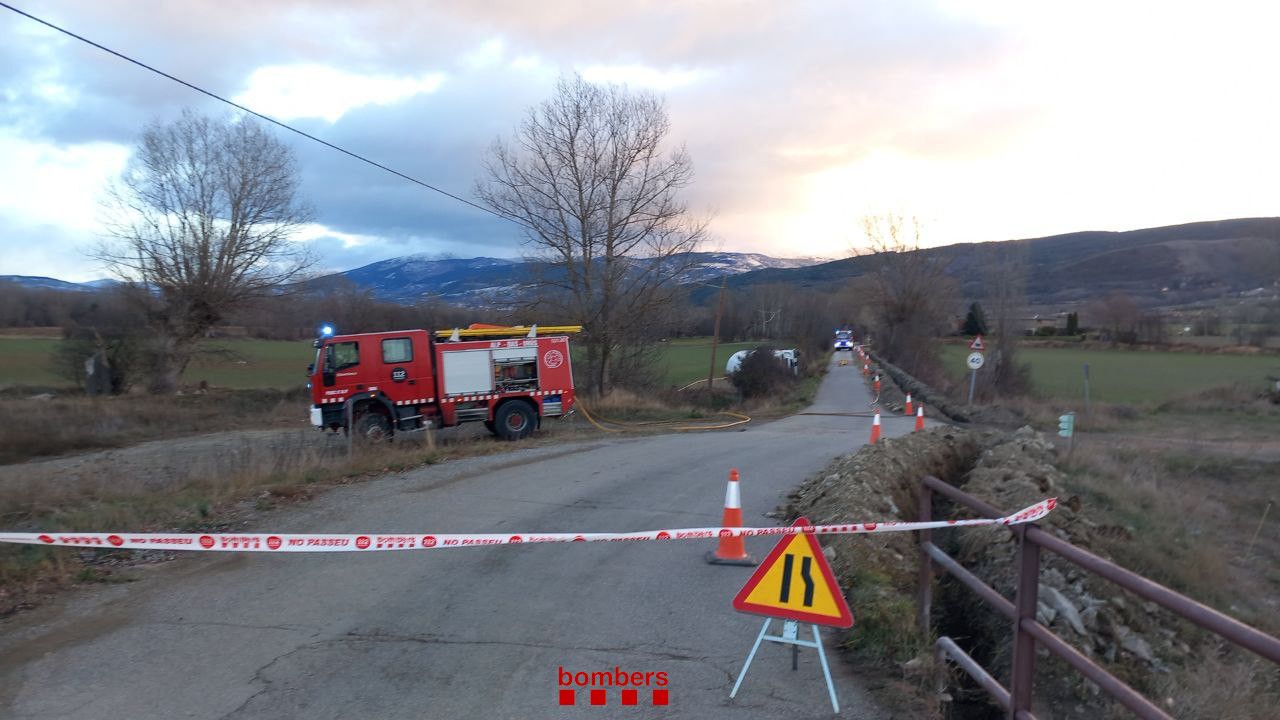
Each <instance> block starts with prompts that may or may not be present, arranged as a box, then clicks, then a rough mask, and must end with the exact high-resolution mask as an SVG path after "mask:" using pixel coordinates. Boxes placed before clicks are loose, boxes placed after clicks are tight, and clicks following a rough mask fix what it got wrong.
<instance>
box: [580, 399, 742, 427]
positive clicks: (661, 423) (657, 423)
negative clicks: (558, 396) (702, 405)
mask: <svg viewBox="0 0 1280 720" xmlns="http://www.w3.org/2000/svg"><path fill="white" fill-rule="evenodd" d="M574 407H575V408H577V409H578V410H581V411H582V416H583V417H585V418H586V419H587V422H589V423H591V424H592V425H594V426H596V428H597V429H598V430H600V431H602V432H608V433H618V432H625V431H626V429H627V428H646V427H667V426H672V427H671V429H672V430H674V431H676V432H696V431H699V430H724V429H727V428H731V427H737V426H739V425H745V424H747V423H749V422H751V418H750V417H748V416H747V415H743V414H742V413H736V412H729V411H724V412H721V413H718V414H719V415H727V416H729V417H731V418H735V419H734V420H733V422H728V423H716V424H714V425H680V424H679V423H682V422H684V421H682V420H648V421H645V422H631V423H629V422H622V421H621V420H608V419H605V418H600V420H599V421H597V420H596V419H595V418H594V417H592V416H591V411H590V410H588V409H587V406H586V404H585V403H583V402H582V401H581V400H579V401H578V402H577V403H575V404H574ZM601 422H604V423H608V424H610V425H620V426H621V428H611V427H605V426H604V425H602V424H600V423H601Z"/></svg>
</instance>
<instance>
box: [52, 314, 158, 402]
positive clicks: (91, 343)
mask: <svg viewBox="0 0 1280 720" xmlns="http://www.w3.org/2000/svg"><path fill="white" fill-rule="evenodd" d="M65 332H66V336H65V337H64V338H63V340H62V342H61V343H59V344H58V347H57V349H56V350H55V351H54V354H53V362H54V367H55V368H56V369H57V372H58V374H59V375H60V376H62V377H64V378H66V379H67V380H70V381H71V382H74V383H75V384H76V386H77V387H79V388H82V389H84V388H85V387H86V377H87V376H86V369H85V368H86V363H89V362H90V361H91V359H92V358H93V357H94V356H95V355H97V354H98V353H102V355H101V359H102V361H103V365H102V367H103V369H104V370H105V371H106V373H107V381H106V385H107V387H106V388H104V389H107V390H109V391H110V393H111V394H112V395H120V394H123V393H126V392H128V391H129V388H130V387H131V386H132V385H133V383H134V382H135V381H136V380H137V379H138V377H139V375H141V374H142V373H143V372H144V370H145V364H146V355H147V353H146V349H145V347H144V342H143V341H142V340H141V339H140V338H139V337H136V336H134V335H131V334H119V335H111V336H107V337H103V336H102V335H101V334H99V333H98V332H97V331H95V330H92V329H90V328H72V329H69V330H67V331H65Z"/></svg>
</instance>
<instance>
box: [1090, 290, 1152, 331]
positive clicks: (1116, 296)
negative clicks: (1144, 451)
mask: <svg viewBox="0 0 1280 720" xmlns="http://www.w3.org/2000/svg"><path fill="white" fill-rule="evenodd" d="M1086 310H1087V311H1088V312H1089V314H1090V315H1091V316H1092V317H1093V319H1094V322H1095V323H1096V324H1097V325H1098V326H1099V327H1100V328H1102V332H1103V334H1104V335H1105V336H1106V337H1107V339H1108V340H1110V341H1111V342H1113V343H1118V342H1123V343H1132V342H1134V341H1135V340H1136V339H1137V326H1138V321H1139V320H1140V319H1141V317H1142V310H1141V309H1139V308H1138V304H1137V303H1136V302H1134V301H1133V298H1131V297H1129V295H1127V294H1126V293H1124V292H1121V291H1119V290H1114V291H1112V292H1109V293H1107V294H1106V295H1105V296H1103V297H1101V298H1098V299H1096V300H1093V301H1091V302H1090V303H1089V304H1088V306H1087V307H1086Z"/></svg>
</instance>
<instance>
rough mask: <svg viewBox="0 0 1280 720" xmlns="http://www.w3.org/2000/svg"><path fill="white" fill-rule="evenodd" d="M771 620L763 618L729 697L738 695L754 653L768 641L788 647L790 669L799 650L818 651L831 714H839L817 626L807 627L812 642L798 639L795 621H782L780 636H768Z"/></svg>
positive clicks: (797, 624)
mask: <svg viewBox="0 0 1280 720" xmlns="http://www.w3.org/2000/svg"><path fill="white" fill-rule="evenodd" d="M773 620H774V619H773V618H765V621H764V625H761V626H760V634H759V635H757V636H756V642H755V644H754V645H752V646H751V652H750V653H748V654H747V662H746V663H744V664H743V666H742V672H740V673H738V681H737V682H735V683H734V684H733V690H732V691H731V692H730V693H729V697H730V698H732V697H733V696H735V695H737V694H738V688H740V687H742V680H743V678H745V677H746V676H747V670H749V669H750V668H751V661H752V660H754V659H755V657H756V651H757V650H759V649H760V643H762V642H765V641H768V642H773V643H778V644H780V645H790V646H791V650H792V655H791V669H792V670H795V669H796V654H797V653H798V652H799V648H802V647H807V648H813V649H815V650H817V651H818V662H820V663H822V677H823V678H825V679H826V681H827V694H828V695H830V696H831V710H832V712H836V713H838V712H840V702H839V701H838V700H836V686H835V683H833V682H831V668H830V667H829V666H828V665H827V654H826V652H824V651H823V649H822V636H821V635H820V634H819V633H818V626H817V625H809V627H810V628H812V630H813V639H812V640H801V639H800V623H798V622H796V621H795V620H783V621H782V634H781V635H769V634H768V633H769V624H770V623H772V622H773Z"/></svg>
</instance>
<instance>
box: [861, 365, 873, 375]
mask: <svg viewBox="0 0 1280 720" xmlns="http://www.w3.org/2000/svg"><path fill="white" fill-rule="evenodd" d="M862 374H863V375H870V374H871V366H870V365H868V364H866V363H862Z"/></svg>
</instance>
